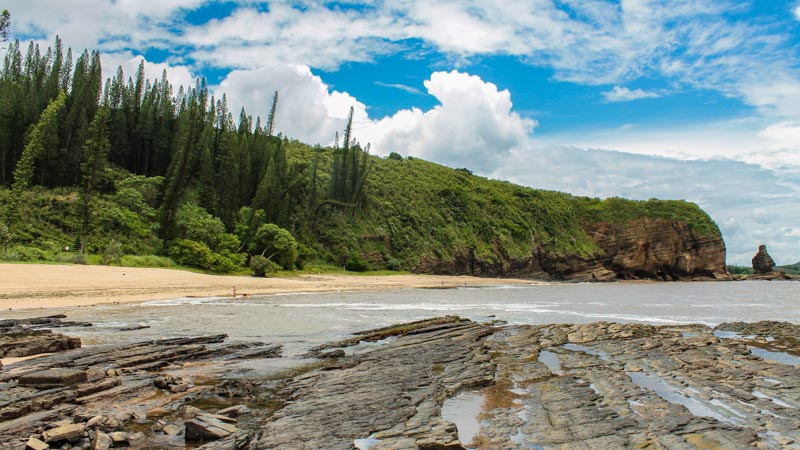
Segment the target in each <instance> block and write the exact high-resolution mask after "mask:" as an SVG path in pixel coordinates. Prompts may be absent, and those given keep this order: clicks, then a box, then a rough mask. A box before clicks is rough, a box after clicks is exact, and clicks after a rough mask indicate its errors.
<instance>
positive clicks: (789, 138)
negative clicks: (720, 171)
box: [536, 118, 800, 169]
mask: <svg viewBox="0 0 800 450" xmlns="http://www.w3.org/2000/svg"><path fill="white" fill-rule="evenodd" d="M798 136H800V124H798V123H797V122H789V121H781V122H774V121H772V120H770V119H768V118H766V119H765V118H745V119H732V120H724V121H717V122H696V123H694V124H679V125H664V124H660V123H656V124H654V125H639V126H630V125H623V126H621V127H611V128H607V129H595V130H586V131H583V132H581V133H575V132H574V131H567V132H564V133H560V134H553V133H551V134H549V135H546V136H544V135H542V136H539V137H537V139H536V142H537V143H538V145H541V146H545V145H554V146H577V147H583V148H610V149H615V150H619V151H623V152H628V153H635V154H643V155H653V156H667V157H671V158H677V159H714V158H724V159H734V160H739V161H743V162H747V163H751V164H758V165H761V166H763V167H765V168H771V169H778V168H786V167H788V166H793V167H798V168H800V139H797V137H798Z"/></svg>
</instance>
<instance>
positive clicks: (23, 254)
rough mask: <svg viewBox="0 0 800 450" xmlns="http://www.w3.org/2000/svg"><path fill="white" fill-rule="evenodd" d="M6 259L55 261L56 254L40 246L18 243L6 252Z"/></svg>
mask: <svg viewBox="0 0 800 450" xmlns="http://www.w3.org/2000/svg"><path fill="white" fill-rule="evenodd" d="M5 259H6V260H8V261H20V262H39V261H55V260H56V256H55V255H54V254H53V253H51V252H48V251H45V250H42V249H40V248H36V247H26V246H24V245H17V246H15V247H14V248H12V249H11V250H10V251H9V252H8V253H7V254H6V257H5Z"/></svg>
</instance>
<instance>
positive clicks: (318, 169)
mask: <svg viewBox="0 0 800 450" xmlns="http://www.w3.org/2000/svg"><path fill="white" fill-rule="evenodd" d="M106 73H109V72H108V71H107V72H106ZM281 101H291V100H281ZM264 106H265V110H266V111H269V113H268V116H267V118H266V120H264V121H262V119H261V118H260V117H255V119H254V118H253V116H251V115H249V114H248V113H247V112H246V111H244V110H242V111H240V112H239V113H238V120H235V119H234V114H233V113H232V112H231V111H229V110H228V107H227V99H226V98H225V97H224V96H223V97H222V98H220V99H215V98H214V97H213V96H212V95H211V94H210V93H209V91H208V89H207V87H206V86H205V83H204V82H203V81H199V82H198V83H197V84H196V85H195V86H193V87H179V88H178V89H177V90H176V89H175V88H174V87H173V86H171V85H170V83H169V82H168V80H167V77H166V73H165V74H164V75H163V76H162V77H161V79H157V80H148V79H146V78H145V76H144V67H143V66H140V67H139V69H138V71H137V72H136V73H135V74H134V75H133V76H131V77H129V76H127V75H126V74H124V73H123V71H122V68H119V69H118V70H117V71H116V73H115V75H114V76H113V77H110V78H109V79H107V80H105V81H103V80H102V79H101V68H100V58H99V53H98V52H92V53H89V52H87V51H84V52H83V53H82V54H80V55H79V56H78V57H77V58H75V59H74V61H73V54H72V51H71V50H66V51H64V49H63V47H62V44H61V42H60V41H56V43H55V45H54V47H53V48H48V49H47V50H44V51H43V50H41V49H40V48H38V47H37V46H35V45H34V44H30V45H29V46H28V49H27V51H26V52H24V56H23V51H22V49H21V46H20V44H19V43H18V42H17V43H12V44H11V45H10V47H9V49H8V52H7V55H6V58H5V61H4V65H3V69H2V72H0V136H2V139H0V186H2V188H0V202H2V203H0V205H2V208H0V214H1V215H0V218H2V221H1V224H0V243H2V247H3V258H4V259H6V260H12V261H55V260H59V261H73V262H86V261H99V262H103V263H107V264H130V265H156V266H171V265H175V264H178V265H183V266H191V267H196V268H198V269H201V270H207V271H213V272H247V271H251V270H252V271H253V272H255V273H257V274H259V275H260V274H266V273H271V272H275V271H277V270H281V269H282V270H292V269H297V268H303V267H304V266H305V265H306V264H308V263H314V264H315V265H319V264H328V265H331V266H338V267H344V268H346V269H347V270H353V271H364V270H370V269H372V270H378V269H388V270H411V271H417V272H423V273H453V274H462V273H469V274H476V275H492V276H508V275H514V276H531V277H556V278H577V279H610V278H661V279H680V278H686V277H690V278H693V277H712V278H714V277H719V276H720V275H724V274H725V268H724V258H725V249H724V244H723V242H722V239H721V236H720V232H719V229H718V228H717V226H716V224H715V223H714V222H713V220H712V219H711V218H710V217H709V216H708V215H707V214H706V213H705V212H704V211H702V210H701V209H700V208H699V207H698V206H697V205H695V204H692V203H688V202H683V201H672V200H656V199H651V200H648V201H630V200H624V199H620V198H609V199H605V200H600V199H593V198H584V197H575V196H572V195H569V194H565V193H560V192H553V191H546V190H538V189H530V188H526V187H521V186H517V185H514V184H512V183H508V182H503V181H497V180H489V179H486V178H483V177H479V176H476V175H473V174H472V173H471V172H470V171H469V170H467V169H451V168H448V167H445V166H441V165H438V164H434V163H431V162H427V161H423V160H420V159H417V158H412V157H408V158H404V157H402V156H401V155H398V154H396V153H393V154H391V155H390V156H388V157H386V158H380V157H377V156H372V155H370V154H369V145H366V146H362V145H361V144H360V143H359V142H358V141H357V139H356V137H355V136H354V135H353V133H352V130H351V126H350V123H351V121H352V116H351V120H350V121H348V125H347V127H346V128H345V129H344V130H342V136H341V139H340V138H339V136H336V137H335V142H336V143H335V145H333V146H329V147H320V146H310V145H306V144H304V143H301V142H298V141H295V140H291V139H288V138H287V137H285V136H282V135H280V134H279V133H277V134H276V130H275V123H276V122H275V119H276V116H277V115H279V114H280V102H279V97H278V93H277V92H276V93H275V97H274V99H273V102H272V104H271V105H264ZM332 138H333V137H332ZM454 151H457V149H454ZM67 248H68V249H69V250H67Z"/></svg>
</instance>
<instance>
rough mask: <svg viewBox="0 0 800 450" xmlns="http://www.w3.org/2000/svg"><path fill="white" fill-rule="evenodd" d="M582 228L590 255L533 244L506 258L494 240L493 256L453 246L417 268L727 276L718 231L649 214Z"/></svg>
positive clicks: (535, 274) (572, 276)
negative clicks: (525, 252)
mask: <svg viewBox="0 0 800 450" xmlns="http://www.w3.org/2000/svg"><path fill="white" fill-rule="evenodd" d="M583 229H584V231H585V232H586V233H587V234H588V236H589V237H590V238H591V240H592V242H593V243H594V244H595V245H596V247H597V249H596V250H595V251H594V252H593V253H592V254H591V255H585V256H579V255H575V254H555V253H549V252H547V251H545V250H543V249H542V248H541V247H537V246H533V248H532V250H531V253H530V256H527V257H524V258H509V257H508V255H507V253H506V252H505V251H504V249H503V247H502V245H500V244H499V242H497V241H495V242H494V250H495V251H494V258H492V260H491V261H489V260H487V259H482V258H479V257H476V255H475V252H474V251H471V250H467V251H457V252H455V257H454V258H453V260H452V261H445V260H442V259H438V258H430V257H429V258H423V259H421V260H420V264H419V265H418V266H417V268H416V270H417V271H418V272H422V273H437V274H453V275H467V274H468V275H479V276H509V277H527V278H544V279H560V280H572V281H613V280H663V281H679V280H728V279H730V276H729V275H728V274H727V272H726V270H725V243H724V241H723V240H722V237H721V236H720V234H719V233H714V234H705V235H703V234H700V233H697V232H696V231H695V230H694V229H693V228H692V227H691V226H689V225H687V224H686V223H685V222H683V221H680V220H676V219H666V218H647V217H645V218H640V219H634V220H630V221H627V222H624V223H612V222H598V223H584V224H583Z"/></svg>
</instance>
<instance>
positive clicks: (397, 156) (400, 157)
mask: <svg viewBox="0 0 800 450" xmlns="http://www.w3.org/2000/svg"><path fill="white" fill-rule="evenodd" d="M389 159H392V160H395V161H402V160H403V155H401V154H400V153H397V152H392V153H389Z"/></svg>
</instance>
